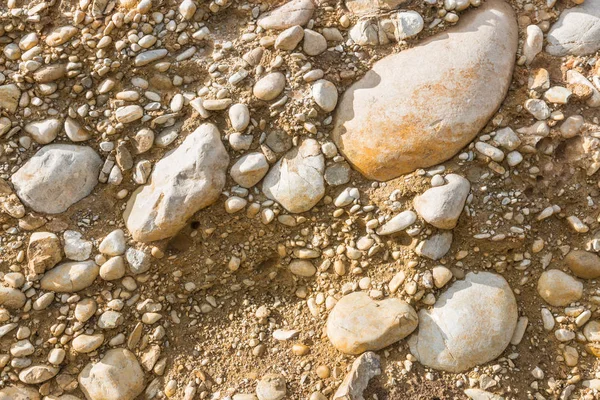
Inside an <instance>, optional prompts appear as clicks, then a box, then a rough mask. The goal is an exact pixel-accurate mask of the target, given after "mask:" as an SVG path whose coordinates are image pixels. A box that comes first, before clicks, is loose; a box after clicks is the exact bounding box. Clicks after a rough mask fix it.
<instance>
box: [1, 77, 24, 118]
mask: <svg viewBox="0 0 600 400" xmlns="http://www.w3.org/2000/svg"><path fill="white" fill-rule="evenodd" d="M20 98H21V90H20V89H19V87H18V86H17V85H15V84H12V83H11V84H10V85H2V86H0V110H2V109H4V110H6V111H8V112H9V113H14V112H16V111H17V108H18V107H19V99H20Z"/></svg>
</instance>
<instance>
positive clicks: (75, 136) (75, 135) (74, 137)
mask: <svg viewBox="0 0 600 400" xmlns="http://www.w3.org/2000/svg"><path fill="white" fill-rule="evenodd" d="M64 127H65V133H66V134H67V137H68V138H69V139H71V141H72V142H76V143H78V142H85V141H86V140H89V139H90V138H91V135H90V134H89V132H88V131H86V130H85V129H84V128H82V127H81V125H80V124H79V122H77V120H75V119H73V118H71V117H67V119H65V125H64Z"/></svg>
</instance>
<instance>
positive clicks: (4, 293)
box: [0, 286, 27, 310]
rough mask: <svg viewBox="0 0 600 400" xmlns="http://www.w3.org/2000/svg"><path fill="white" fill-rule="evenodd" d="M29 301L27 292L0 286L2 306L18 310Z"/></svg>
mask: <svg viewBox="0 0 600 400" xmlns="http://www.w3.org/2000/svg"><path fill="white" fill-rule="evenodd" d="M26 302H27V297H25V294H24V293H23V292H21V291H20V290H18V289H14V288H8V287H4V286H0V306H3V307H6V308H8V309H12V310H18V309H19V308H21V307H23V306H24V305H25V303H26Z"/></svg>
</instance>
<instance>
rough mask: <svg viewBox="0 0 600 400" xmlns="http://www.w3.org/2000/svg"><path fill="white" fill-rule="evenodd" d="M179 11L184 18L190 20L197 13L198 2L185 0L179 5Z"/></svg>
mask: <svg viewBox="0 0 600 400" xmlns="http://www.w3.org/2000/svg"><path fill="white" fill-rule="evenodd" d="M179 12H180V13H181V16H182V17H183V19H184V20H186V21H187V20H190V19H192V17H193V16H194V14H195V13H196V3H194V2H193V1H192V0H183V1H182V2H181V4H180V5H179Z"/></svg>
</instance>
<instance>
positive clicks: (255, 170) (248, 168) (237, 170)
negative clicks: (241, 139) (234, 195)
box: [231, 153, 269, 188]
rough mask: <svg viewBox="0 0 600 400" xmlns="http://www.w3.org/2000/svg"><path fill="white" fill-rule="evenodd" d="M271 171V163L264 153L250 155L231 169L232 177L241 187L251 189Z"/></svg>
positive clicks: (241, 158) (242, 158)
mask: <svg viewBox="0 0 600 400" xmlns="http://www.w3.org/2000/svg"><path fill="white" fill-rule="evenodd" d="M268 171H269V163H268V162H267V159H266V157H265V156H264V155H263V154H262V153H248V154H244V155H243V156H242V157H240V159H239V160H237V161H236V162H235V164H233V166H232V167H231V177H232V178H233V180H234V181H235V182H236V183H237V184H238V185H240V186H242V187H245V188H251V187H252V186H254V185H256V184H257V183H258V182H260V180H261V179H262V178H263V177H264V176H265V175H266V173H267V172H268Z"/></svg>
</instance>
